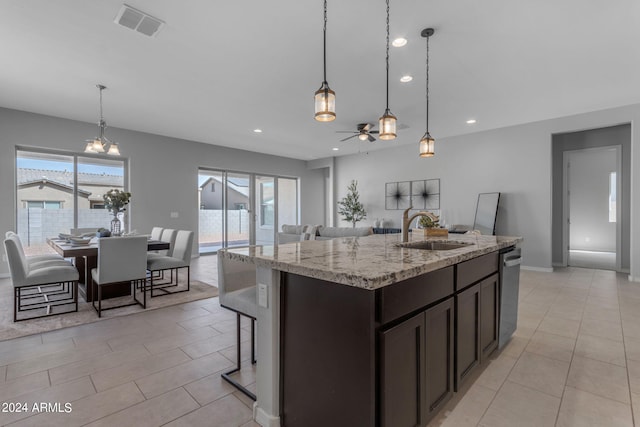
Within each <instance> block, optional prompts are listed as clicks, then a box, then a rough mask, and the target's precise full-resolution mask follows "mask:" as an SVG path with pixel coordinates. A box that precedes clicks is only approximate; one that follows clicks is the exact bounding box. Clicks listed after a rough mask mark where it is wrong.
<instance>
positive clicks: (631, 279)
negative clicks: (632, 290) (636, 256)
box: [629, 275, 640, 282]
mask: <svg viewBox="0 0 640 427" xmlns="http://www.w3.org/2000/svg"><path fill="white" fill-rule="evenodd" d="M629 281H630V282H640V277H633V276H632V275H629Z"/></svg>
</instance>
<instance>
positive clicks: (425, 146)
mask: <svg viewBox="0 0 640 427" xmlns="http://www.w3.org/2000/svg"><path fill="white" fill-rule="evenodd" d="M434 32H435V31H434V29H433V28H425V29H424V30H422V32H421V33H420V35H421V36H422V37H424V38H426V39H427V67H426V68H427V83H426V98H427V120H426V122H427V123H426V127H427V130H426V131H425V133H424V135H423V136H422V139H421V140H420V157H433V155H434V154H435V145H436V140H435V139H433V138H432V137H431V134H429V37H431V36H432V35H433V33H434Z"/></svg>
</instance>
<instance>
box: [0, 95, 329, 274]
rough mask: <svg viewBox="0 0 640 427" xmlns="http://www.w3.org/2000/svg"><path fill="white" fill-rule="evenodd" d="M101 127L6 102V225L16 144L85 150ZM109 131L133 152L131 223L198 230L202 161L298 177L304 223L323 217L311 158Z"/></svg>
mask: <svg viewBox="0 0 640 427" xmlns="http://www.w3.org/2000/svg"><path fill="white" fill-rule="evenodd" d="M96 127H97V126H96V125H95V124H91V123H83V122H78V121H72V120H66V119H60V118H56V117H50V116H43V115H39V114H33V113H27V112H23V111H17V110H10V109H5V108H0V199H1V200H4V201H5V202H4V203H1V204H0V230H2V232H4V231H6V230H13V229H15V224H16V218H15V189H14V188H15V177H14V176H15V172H14V170H15V146H16V145H21V146H33V147H45V148H51V149H57V150H68V151H74V152H79V151H82V150H83V149H84V141H85V139H88V138H91V137H92V136H94V135H95V132H96ZM212 134H215V132H213V130H212ZM107 135H108V136H109V138H110V139H112V140H115V141H117V142H119V143H120V150H121V152H122V155H123V156H125V157H128V158H129V159H130V161H129V168H130V171H129V182H130V191H131V193H132V194H133V197H132V201H131V209H130V215H131V227H130V228H131V229H136V230H138V231H139V232H150V231H151V227H152V226H160V227H167V228H168V227H170V228H177V229H187V230H194V231H195V232H196V237H197V231H198V168H199V167H209V168H219V169H229V170H237V171H246V172H256V173H264V174H276V175H283V176H291V177H299V178H300V206H301V221H302V223H303V224H306V223H311V224H320V223H322V221H323V220H324V215H323V212H324V211H325V203H324V201H323V200H322V198H319V197H317V196H316V195H317V194H322V193H323V192H324V175H323V172H322V171H321V170H313V169H307V165H306V162H304V161H301V160H294V159H288V158H284V157H277V156H270V155H264V154H257V153H253V152H249V151H242V150H235V149H232V148H226V147H220V146H214V145H210V144H202V143H197V142H193V141H187V140H182V139H176V138H169V137H164V136H159V135H152V134H148V133H142V132H135V131H130V130H124V129H117V128H109V129H108V130H107ZM212 142H214V143H215V141H212ZM11 201H13V203H12V202H11ZM171 212H178V214H179V217H178V218H171V217H170V213H171ZM2 252H4V251H2ZM194 253H197V241H196V242H195V244H194ZM6 273H8V266H7V264H6V263H0V274H6Z"/></svg>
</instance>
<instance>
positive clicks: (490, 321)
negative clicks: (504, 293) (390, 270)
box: [280, 252, 500, 427]
mask: <svg viewBox="0 0 640 427" xmlns="http://www.w3.org/2000/svg"><path fill="white" fill-rule="evenodd" d="M497 259H498V253H497V252H495V253H490V254H484V255H481V256H480V257H477V258H472V259H470V260H468V261H464V262H462V263H460V264H457V265H454V266H448V267H444V268H441V269H438V270H434V271H431V272H428V273H425V274H422V275H420V276H416V277H412V278H410V279H406V280H402V281H400V282H397V283H394V284H392V285H389V286H385V287H382V288H379V289H375V290H374V291H369V290H365V289H360V288H356V287H351V286H344V285H341V284H337V283H332V282H328V281H323V280H319V279H314V278H310V277H305V276H300V275H296V274H293V273H282V276H281V287H282V288H281V300H280V306H281V311H280V316H281V317H280V337H281V338H280V340H281V347H280V351H281V364H280V369H281V380H280V381H281V385H280V386H281V408H280V417H281V423H282V425H283V426H286V427H316V426H317V427H324V426H332V427H343V426H344V427H351V426H356V425H357V426H367V427H415V426H420V427H424V426H426V424H427V423H428V422H429V420H431V419H432V418H433V417H434V416H435V415H436V414H437V413H438V412H439V411H440V409H441V408H442V407H443V406H444V405H445V404H446V403H447V401H449V399H450V398H451V397H452V395H453V393H454V391H457V390H458V388H459V387H460V385H461V384H463V383H464V381H465V380H466V379H467V378H468V377H469V376H470V373H471V372H473V371H474V370H475V369H476V367H477V366H479V365H481V364H482V363H483V360H485V359H486V358H487V357H488V356H489V355H490V354H491V352H493V350H494V349H495V348H496V347H497V342H498V336H499V335H498V325H499V323H498V319H499V317H498V310H499V304H498V302H499V293H500V287H499V283H500V282H499V278H498V264H497ZM309 393H312V394H311V395H310V394H309Z"/></svg>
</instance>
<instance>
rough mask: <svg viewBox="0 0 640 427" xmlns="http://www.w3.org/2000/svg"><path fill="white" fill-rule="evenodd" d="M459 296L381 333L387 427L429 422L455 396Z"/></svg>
mask: <svg viewBox="0 0 640 427" xmlns="http://www.w3.org/2000/svg"><path fill="white" fill-rule="evenodd" d="M453 309H454V306H453V298H449V299H447V300H446V301H443V302H441V303H439V304H437V305H435V306H433V307H431V308H429V309H427V310H425V311H423V312H422V313H420V314H418V315H416V316H414V317H411V318H410V319H408V320H405V321H404V322H402V323H400V324H399V325H397V326H394V327H392V328H391V329H388V330H386V331H383V332H381V334H380V335H381V336H380V345H381V359H380V364H381V376H380V386H381V387H380V388H381V396H380V399H381V419H382V423H381V426H383V427H414V426H424V425H425V424H426V423H427V422H428V421H429V420H430V419H431V418H433V416H434V415H435V414H436V413H437V412H438V411H439V410H440V408H441V407H442V406H443V405H444V404H445V403H446V402H447V401H448V400H449V398H450V397H451V396H452V395H453V324H454V317H453Z"/></svg>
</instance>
